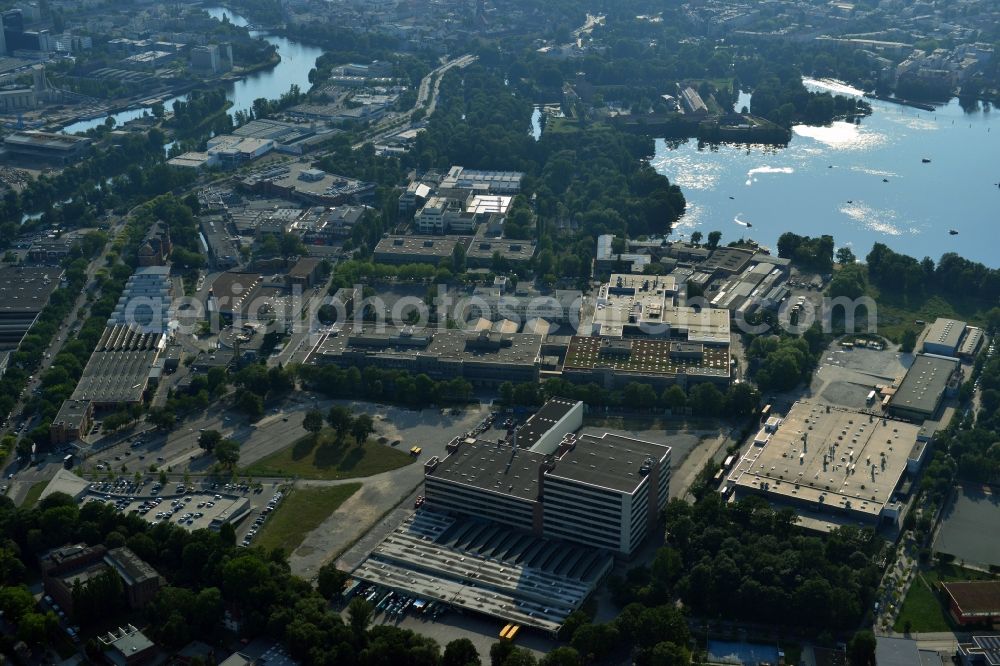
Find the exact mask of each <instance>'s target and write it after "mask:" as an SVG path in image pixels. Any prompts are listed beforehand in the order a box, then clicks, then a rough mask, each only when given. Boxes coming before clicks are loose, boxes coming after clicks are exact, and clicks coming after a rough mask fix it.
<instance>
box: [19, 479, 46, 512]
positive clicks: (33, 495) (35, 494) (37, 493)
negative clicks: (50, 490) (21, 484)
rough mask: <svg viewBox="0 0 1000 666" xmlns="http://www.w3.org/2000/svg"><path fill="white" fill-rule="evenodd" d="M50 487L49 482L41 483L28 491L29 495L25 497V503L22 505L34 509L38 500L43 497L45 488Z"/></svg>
mask: <svg viewBox="0 0 1000 666" xmlns="http://www.w3.org/2000/svg"><path fill="white" fill-rule="evenodd" d="M47 485H49V482H48V481H39V482H38V483H35V484H34V485H32V486H31V488H29V489H28V494H27V495H25V496H24V503H23V504H22V505H21V506H23V507H26V508H27V507H32V506H35V504H37V503H38V498H39V497H41V495H42V491H43V490H45V486H47Z"/></svg>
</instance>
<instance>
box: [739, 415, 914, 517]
mask: <svg viewBox="0 0 1000 666" xmlns="http://www.w3.org/2000/svg"><path fill="white" fill-rule="evenodd" d="M919 432H920V427H919V426H917V425H914V424H911V423H904V422H901V421H895V420H892V419H887V418H879V417H876V416H874V415H871V414H863V413H860V412H854V411H851V410H846V409H839V408H835V407H830V406H825V405H818V404H813V403H809V402H796V403H795V404H794V405H792V408H791V409H790V410H789V411H788V413H787V414H786V415H785V416H784V418H783V419H778V418H774V419H772V420H769V422H768V423H767V424H766V425H765V427H764V428H763V429H762V430H761V431H760V433H758V434H757V435H756V436H755V438H754V441H753V444H752V445H751V446H749V447H748V449H747V451H746V452H745V453H744V455H743V456H742V458H740V460H739V461H738V462H737V463H736V464H735V465H734V466H733V468H732V469H731V470H730V473H729V476H728V477H727V479H726V488H727V489H728V490H734V491H735V493H736V496H737V497H740V496H743V495H750V494H755V495H762V496H764V497H765V498H767V499H768V500H770V501H771V502H773V503H775V504H778V505H784V506H791V507H793V508H795V509H797V510H799V511H800V513H801V512H806V513H810V514H823V515H828V516H830V517H831V518H830V521H831V522H835V521H837V520H849V521H860V522H864V523H867V524H892V525H896V524H898V523H899V521H900V519H901V515H900V514H901V513H902V511H903V508H904V506H905V502H903V501H902V498H901V497H900V496H899V494H898V490H899V488H900V484H901V482H902V480H903V477H904V475H906V474H907V473H909V474H911V475H912V474H915V473H916V472H917V471H918V470H919V468H920V465H921V463H922V461H923V457H924V454H925V453H926V444H925V443H924V442H919V441H918V439H917V438H918V434H919Z"/></svg>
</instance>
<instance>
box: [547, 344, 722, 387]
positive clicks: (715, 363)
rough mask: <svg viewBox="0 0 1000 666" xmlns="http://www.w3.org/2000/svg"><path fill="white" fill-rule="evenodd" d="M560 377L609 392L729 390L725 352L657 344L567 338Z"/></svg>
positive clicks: (683, 345)
mask: <svg viewBox="0 0 1000 666" xmlns="http://www.w3.org/2000/svg"><path fill="white" fill-rule="evenodd" d="M562 374H563V377H564V378H565V379H568V380H569V381H572V382H576V383H581V384H587V383H590V382H595V383H597V384H598V385H600V386H603V387H605V388H607V389H615V388H622V387H624V386H625V385H626V384H628V383H629V382H635V381H638V382H643V383H646V384H650V385H652V386H653V387H654V388H656V389H657V390H661V389H663V388H665V387H667V386H670V385H672V384H678V385H680V386H681V387H686V386H689V385H692V384H695V383H698V382H712V383H715V384H718V385H720V386H722V387H725V386H728V385H729V382H730V380H731V378H732V372H731V361H730V357H729V347H728V346H708V345H705V344H702V343H696V342H684V341H678V340H663V339H656V338H626V339H620V338H603V337H593V336H580V335H574V336H573V337H572V338H570V342H569V347H568V349H567V351H566V358H565V361H564V362H563V368H562Z"/></svg>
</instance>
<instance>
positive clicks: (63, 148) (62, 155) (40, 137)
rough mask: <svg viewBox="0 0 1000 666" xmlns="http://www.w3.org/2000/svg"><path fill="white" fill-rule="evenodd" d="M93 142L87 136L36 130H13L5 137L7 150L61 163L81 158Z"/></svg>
mask: <svg viewBox="0 0 1000 666" xmlns="http://www.w3.org/2000/svg"><path fill="white" fill-rule="evenodd" d="M91 143H92V142H91V140H90V139H88V138H86V137H81V136H73V135H70V134H57V133H51V132H39V131H36V130H26V131H23V132H13V133H11V134H8V135H7V136H5V137H4V139H3V144H4V148H6V149H7V152H10V153H14V154H16V155H22V156H25V157H34V158H41V159H44V160H50V161H54V162H58V163H59V164H70V163H71V162H75V161H76V160H79V159H80V158H81V157H82V156H83V153H84V152H85V151H86V150H87V147H88V146H90V144H91Z"/></svg>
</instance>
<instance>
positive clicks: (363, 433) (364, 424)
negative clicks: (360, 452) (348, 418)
mask: <svg viewBox="0 0 1000 666" xmlns="http://www.w3.org/2000/svg"><path fill="white" fill-rule="evenodd" d="M374 432H375V422H374V421H372V417H371V416H369V415H368V414H358V416H357V417H356V418H355V419H354V423H353V424H351V436H352V437H354V443H355V444H357V445H358V446H364V444H365V442H367V441H368V438H369V437H371V436H372V434H373V433H374Z"/></svg>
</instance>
